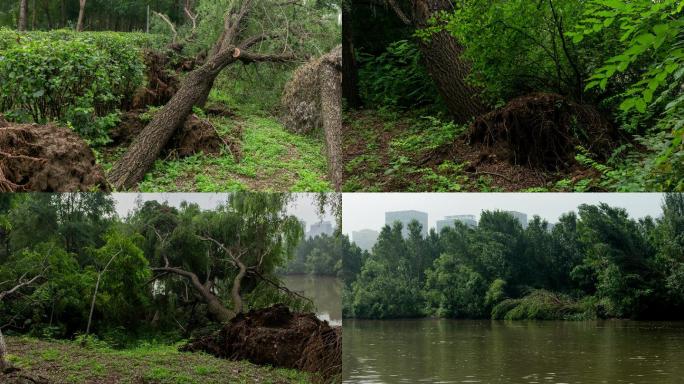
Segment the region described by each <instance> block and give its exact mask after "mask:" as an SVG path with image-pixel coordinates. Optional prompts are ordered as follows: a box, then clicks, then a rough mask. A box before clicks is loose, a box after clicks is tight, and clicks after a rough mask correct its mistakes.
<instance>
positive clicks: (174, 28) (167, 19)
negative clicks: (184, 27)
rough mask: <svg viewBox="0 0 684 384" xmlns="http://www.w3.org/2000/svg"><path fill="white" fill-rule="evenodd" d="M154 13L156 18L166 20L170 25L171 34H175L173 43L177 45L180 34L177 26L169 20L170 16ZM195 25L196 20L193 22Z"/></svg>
mask: <svg viewBox="0 0 684 384" xmlns="http://www.w3.org/2000/svg"><path fill="white" fill-rule="evenodd" d="M152 12H153V13H154V15H155V16H157V17H159V18H160V19H162V20H164V22H165V23H166V24H168V25H169V27H170V28H171V32H173V43H174V44H175V43H176V40H178V32H177V31H176V26H175V25H174V24H173V23H172V22H171V20H170V19H169V18H168V16H166V15H164V14H162V13H159V12H155V11H152ZM193 23H194V20H193Z"/></svg>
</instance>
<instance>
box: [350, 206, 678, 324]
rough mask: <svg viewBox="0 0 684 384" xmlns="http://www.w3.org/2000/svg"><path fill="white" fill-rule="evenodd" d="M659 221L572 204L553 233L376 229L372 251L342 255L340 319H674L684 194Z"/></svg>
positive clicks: (497, 223) (494, 224)
mask: <svg viewBox="0 0 684 384" xmlns="http://www.w3.org/2000/svg"><path fill="white" fill-rule="evenodd" d="M662 209H663V211H662V215H661V216H660V217H659V218H657V219H654V218H651V217H645V218H641V219H638V220H637V219H634V218H630V217H629V215H628V213H627V211H626V210H625V209H622V208H615V207H611V206H609V205H607V204H600V205H581V206H579V207H578V209H577V211H576V212H569V213H567V214H564V215H563V216H561V217H560V219H559V222H558V223H557V224H555V225H554V226H553V227H551V226H550V225H549V223H547V222H546V221H544V220H542V219H541V218H539V217H538V216H537V217H535V218H534V219H532V220H531V221H530V222H529V224H528V226H527V227H526V228H523V226H522V225H521V224H520V222H519V221H518V220H517V219H515V218H514V217H513V216H512V215H511V214H510V213H507V212H501V211H484V212H483V213H482V215H481V217H480V221H479V224H478V225H477V226H475V227H469V226H466V225H465V224H463V223H460V222H459V223H456V224H455V225H454V226H453V227H446V228H444V229H442V231H441V232H440V233H437V232H436V231H435V230H434V229H433V230H431V231H430V232H429V233H428V234H427V235H425V236H424V235H423V234H422V233H421V230H422V228H421V225H420V224H418V222H415V221H414V222H413V223H410V224H409V226H408V236H403V235H402V225H401V223H395V224H394V225H393V226H391V227H390V226H385V227H384V228H383V229H382V231H381V233H380V236H379V238H378V241H377V243H376V244H375V245H374V247H373V249H372V250H371V251H370V252H368V251H364V252H361V250H360V249H359V248H358V247H352V248H349V249H346V250H345V253H344V256H343V257H344V259H343V268H344V272H343V273H344V275H345V276H346V277H347V278H345V293H344V295H343V311H344V312H343V314H344V316H346V317H350V318H365V319H393V318H412V317H427V316H434V317H443V318H465V319H487V318H491V319H496V320H503V319H506V320H590V319H638V320H649V319H650V320H668V319H669V320H681V319H682V318H684V301H683V299H684V291H683V288H684V286H683V285H682V273H683V272H684V259H683V258H682V254H684V253H683V252H682V251H683V249H684V242H683V238H682V233H683V232H682V229H683V227H682V226H683V225H684V195H682V194H681V193H673V194H669V195H666V196H665V198H664V201H663V204H662Z"/></svg>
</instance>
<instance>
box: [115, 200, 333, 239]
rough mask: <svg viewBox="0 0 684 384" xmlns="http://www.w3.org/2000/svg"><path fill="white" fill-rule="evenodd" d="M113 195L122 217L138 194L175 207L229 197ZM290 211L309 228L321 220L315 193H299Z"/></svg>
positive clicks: (212, 204) (208, 203)
mask: <svg viewBox="0 0 684 384" xmlns="http://www.w3.org/2000/svg"><path fill="white" fill-rule="evenodd" d="M113 196H114V200H115V201H116V212H117V213H118V214H119V216H121V217H125V216H126V215H128V213H129V212H131V211H132V210H133V209H134V208H135V204H136V202H135V201H136V199H137V198H138V196H141V198H142V200H143V201H147V200H157V201H159V202H164V201H167V202H168V203H169V204H170V205H172V206H175V207H178V206H179V205H180V203H182V202H183V201H188V202H192V203H197V204H199V206H200V207H201V208H203V209H212V208H215V207H217V206H218V205H220V204H222V203H224V202H225V201H226V200H227V198H228V194H227V193H142V194H138V193H114V194H113ZM288 212H290V214H292V215H295V216H297V217H299V218H300V219H302V220H304V221H306V223H307V230H308V227H309V226H310V225H311V224H312V223H317V222H318V221H320V220H321V218H320V217H319V213H318V206H317V204H316V201H315V194H309V193H298V194H297V196H296V200H295V201H294V202H293V204H292V205H291V206H290V207H289V208H288ZM323 220H327V221H330V222H332V223H333V225H335V220H334V219H333V217H332V215H330V213H326V214H325V215H324V216H323Z"/></svg>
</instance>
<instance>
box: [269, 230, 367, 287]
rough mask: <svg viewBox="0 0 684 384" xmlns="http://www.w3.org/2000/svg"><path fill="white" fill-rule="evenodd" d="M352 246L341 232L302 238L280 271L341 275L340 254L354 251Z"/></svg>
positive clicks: (295, 273) (347, 237)
mask: <svg viewBox="0 0 684 384" xmlns="http://www.w3.org/2000/svg"><path fill="white" fill-rule="evenodd" d="M354 247H356V246H355V245H354V244H352V243H351V242H350V241H349V236H347V235H343V234H339V235H338V234H333V235H332V236H329V235H326V234H322V235H319V236H315V237H310V238H307V239H304V240H303V241H302V242H301V243H300V244H299V246H298V247H297V250H296V251H295V255H294V258H293V259H292V261H290V262H289V263H288V264H287V265H286V266H285V267H284V268H282V269H281V271H280V272H281V273H283V274H291V275H303V274H312V275H323V276H337V277H342V273H343V268H342V255H343V254H348V253H350V252H354V251H353V248H354Z"/></svg>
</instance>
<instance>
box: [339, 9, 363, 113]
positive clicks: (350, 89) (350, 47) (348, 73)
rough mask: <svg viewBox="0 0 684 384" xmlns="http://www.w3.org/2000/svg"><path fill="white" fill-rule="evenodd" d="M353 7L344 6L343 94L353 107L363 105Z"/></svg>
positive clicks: (348, 103)
mask: <svg viewBox="0 0 684 384" xmlns="http://www.w3.org/2000/svg"><path fill="white" fill-rule="evenodd" d="M352 7H353V4H351V5H349V6H345V5H343V6H342V96H343V97H344V99H345V100H346V101H347V105H349V106H350V107H351V108H358V107H360V106H361V97H360V96H359V72H358V67H357V66H356V55H355V53H354V29H353V25H352V22H353V21H352Z"/></svg>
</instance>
